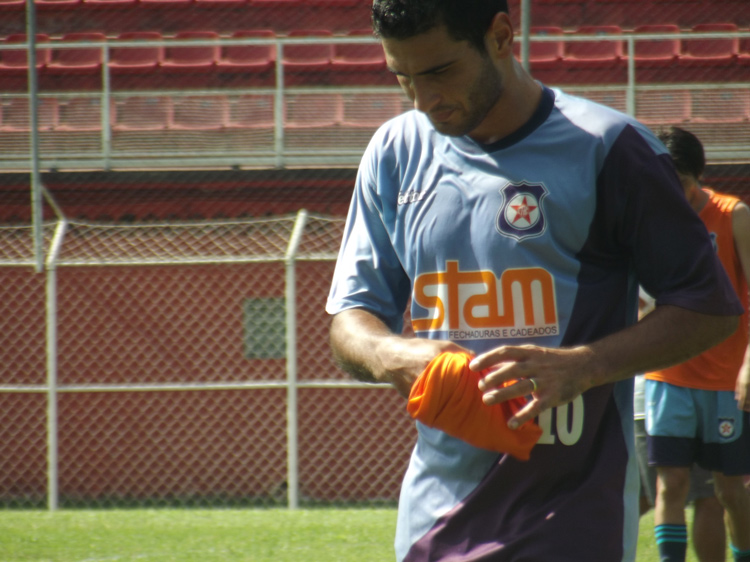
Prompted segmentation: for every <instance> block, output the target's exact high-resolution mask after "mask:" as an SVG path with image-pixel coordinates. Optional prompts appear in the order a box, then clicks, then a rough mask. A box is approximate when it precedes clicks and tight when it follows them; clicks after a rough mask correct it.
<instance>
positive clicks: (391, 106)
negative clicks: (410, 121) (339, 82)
mask: <svg viewBox="0 0 750 562" xmlns="http://www.w3.org/2000/svg"><path fill="white" fill-rule="evenodd" d="M403 100H404V96H402V95H401V94H364V93H360V94H350V95H345V96H344V99H343V110H342V111H343V112H342V118H341V123H342V125H344V126H347V127H364V128H372V127H379V126H380V125H382V124H383V123H385V122H386V121H388V120H389V119H392V118H393V117H396V116H397V115H400V114H401V113H403V112H404V101H403Z"/></svg>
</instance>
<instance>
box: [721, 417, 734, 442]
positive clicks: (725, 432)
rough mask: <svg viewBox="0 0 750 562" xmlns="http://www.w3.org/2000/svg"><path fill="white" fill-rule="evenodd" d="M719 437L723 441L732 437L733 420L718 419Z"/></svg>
mask: <svg viewBox="0 0 750 562" xmlns="http://www.w3.org/2000/svg"><path fill="white" fill-rule="evenodd" d="M719 435H721V437H722V438H723V439H729V438H731V437H732V436H733V435H734V419H732V418H719Z"/></svg>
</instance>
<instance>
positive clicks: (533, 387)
mask: <svg viewBox="0 0 750 562" xmlns="http://www.w3.org/2000/svg"><path fill="white" fill-rule="evenodd" d="M527 380H528V381H529V382H530V383H531V392H536V389H537V385H536V380H534V379H527Z"/></svg>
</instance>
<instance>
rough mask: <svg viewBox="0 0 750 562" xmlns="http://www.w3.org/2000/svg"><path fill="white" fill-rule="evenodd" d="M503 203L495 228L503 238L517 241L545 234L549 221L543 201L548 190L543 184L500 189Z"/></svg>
mask: <svg viewBox="0 0 750 562" xmlns="http://www.w3.org/2000/svg"><path fill="white" fill-rule="evenodd" d="M500 194H501V195H502V196H503V203H502V205H501V206H500V210H499V211H498V213H497V220H496V221H495V228H496V229H497V231H498V232H499V233H500V234H502V235H503V236H509V237H511V238H515V239H516V240H519V241H520V240H523V239H524V238H534V237H536V236H540V235H542V234H544V232H545V231H546V230H547V221H546V219H545V216H544V209H543V206H542V204H543V201H544V198H545V197H546V196H547V188H546V187H544V185H542V184H529V183H526V182H521V183H509V184H506V185H505V186H503V187H502V188H501V189H500Z"/></svg>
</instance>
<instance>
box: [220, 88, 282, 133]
mask: <svg viewBox="0 0 750 562" xmlns="http://www.w3.org/2000/svg"><path fill="white" fill-rule="evenodd" d="M273 103H274V97H273V95H272V94H253V95H240V96H230V97H229V100H228V108H227V127H230V128H240V129H271V128H273V126H274V113H273Z"/></svg>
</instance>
